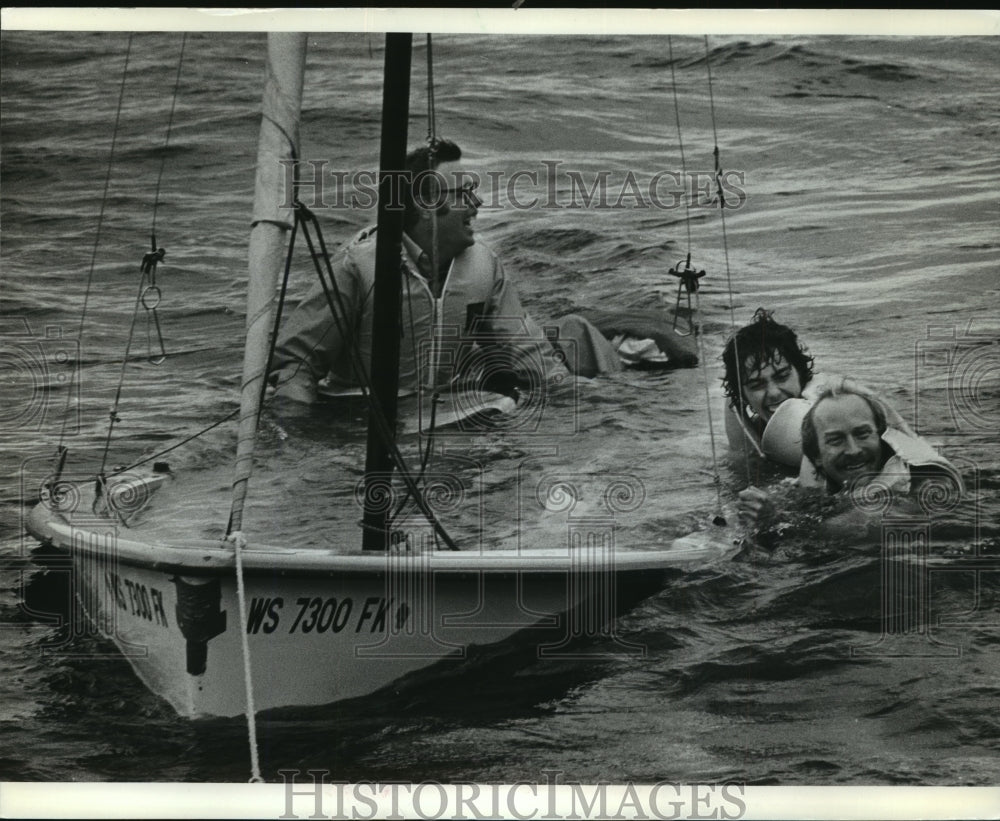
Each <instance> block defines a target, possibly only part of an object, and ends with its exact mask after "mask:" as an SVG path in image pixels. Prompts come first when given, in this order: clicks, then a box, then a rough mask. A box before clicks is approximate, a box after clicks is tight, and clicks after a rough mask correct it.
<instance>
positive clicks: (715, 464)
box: [667, 37, 726, 526]
mask: <svg viewBox="0 0 1000 821" xmlns="http://www.w3.org/2000/svg"><path fill="white" fill-rule="evenodd" d="M667 48H668V51H669V58H670V79H671V86H672V88H673V98H674V119H675V120H676V123H677V143H678V146H679V148H680V155H681V174H682V180H683V185H684V202H685V206H686V219H685V223H686V225H687V241H688V246H687V260H686V262H685V266H684V270H683V271H680V272H679V271H677V270H676V269H672V270H671V273H675V274H677V275H678V276H680V277H681V282H680V283H679V284H678V291H677V305H676V307H675V309H674V311H675V313H674V321H675V323H676V321H677V313H676V312H677V311H679V310H680V295H681V288H682V287H685V286H686V287H687V294H688V306H689V307H690V304H691V294H692V293H693V294H694V313H693V316H700V315H701V303H700V299H699V296H698V290H699V289H698V277H699V275H703V274H704V271H701V272H700V273H699V272H695V271H694V270H693V269H692V268H691V201H690V197H689V196H688V195H687V162H686V160H685V157H684V140H683V136H682V132H681V115H680V102H679V100H678V97H677V75H676V73H675V70H674V47H673V40H672V38H671V37H667ZM723 242H725V240H723ZM677 267H678V268H679V267H680V265H678V266H677ZM690 321H691V332H692V333H693V334H694V339H695V346H696V348H697V351H698V361H699V362H700V363H701V372H702V384H703V386H704V389H705V414H706V416H707V417H708V438H709V443H710V445H711V453H712V483H713V484H714V485H715V502H716V515H715V518H714V520H713V521H714V523H715V524H716V525H720V526H722V525H725V524H726V518H725V516H724V515H723V513H722V478H721V477H720V475H719V460H718V454H717V453H716V448H715V423H714V422H713V419H712V397H711V394H710V392H709V389H708V363H707V362H706V361H705V348H704V344H703V342H702V330H701V326H700V324H698V323H696V322H695V321H694V319H693V318H692V319H691V320H690Z"/></svg>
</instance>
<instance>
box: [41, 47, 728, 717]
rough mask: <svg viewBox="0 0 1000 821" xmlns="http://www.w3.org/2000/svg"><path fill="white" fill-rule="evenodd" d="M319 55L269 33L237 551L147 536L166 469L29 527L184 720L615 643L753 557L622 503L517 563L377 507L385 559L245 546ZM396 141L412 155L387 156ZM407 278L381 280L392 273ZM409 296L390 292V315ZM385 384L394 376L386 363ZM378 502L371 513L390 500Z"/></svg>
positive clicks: (372, 460) (393, 102)
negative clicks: (696, 582) (145, 522)
mask: <svg viewBox="0 0 1000 821" xmlns="http://www.w3.org/2000/svg"><path fill="white" fill-rule="evenodd" d="M409 37H410V36H409V35H388V38H387V47H386V74H387V78H386V98H385V102H384V111H389V110H392V109H394V108H395V109H400V108H401V109H402V111H401V118H402V120H401V121H402V123H403V124H404V126H403V128H402V139H401V140H400V134H399V133H398V130H397V133H395V134H394V133H392V132H393V129H392V128H391V127H389V128H388V129H387V127H386V123H385V122H383V132H384V133H383V151H382V168H383V171H384V170H385V169H386V168H387V167H389V168H391V167H393V166H392V165H391V163H392V162H394V160H393V159H392V153H393V151H396V152H397V153H398V150H399V146H400V145H402V147H403V150H404V151H405V142H406V132H405V123H406V121H407V112H406V99H407V97H408V83H409V79H408V78H409V60H410V39H409ZM305 50H306V38H305V35H298V34H271V35H269V39H268V62H267V71H266V85H265V91H264V101H263V118H262V125H261V138H260V148H259V154H258V161H257V184H256V191H255V206H254V218H253V228H252V231H251V236H250V251H249V258H250V261H249V269H250V271H249V279H250V284H249V288H248V304H247V340H246V354H245V363H244V375H243V380H242V394H241V412H240V433H239V441H238V452H237V457H236V479H235V481H234V495H233V505H232V511H231V515H230V521H229V526H228V536H227V538H226V539H219V540H198V539H190V538H186V539H184V540H170V539H165V538H161V537H155V538H144V537H143V532H142V526H141V516H140V515H138V514H140V513H141V511H142V510H143V509H144V508H146V507H148V506H154V505H156V504H157V490H158V489H159V488H160V487H161V486H162V485H163V484H164V483H165V482H168V481H172V478H171V477H170V474H169V473H167V472H166V469H165V468H163V467H162V466H160V467H159V468H154V470H153V472H152V473H151V474H150V475H148V476H137V475H135V474H128V475H126V474H120V475H118V476H111V477H109V478H107V479H105V480H102V481H101V482H99V483H94V482H93V481H90V482H86V483H68V482H65V481H62V480H60V479H59V478H58V476H57V477H56V479H55V480H54V481H52V482H51V483H50V484H49V485H48V486H47V487H46V490H45V493H44V494H43V499H42V501H41V502H40V503H39V504H38V505H37V506H35V507H34V508H33V509H32V510H31V511H30V513H29V515H28V517H27V521H26V523H25V524H26V528H27V529H28V531H29V532H30V533H31V534H32V535H33V536H35V537H36V538H37V539H39V540H40V541H41V542H43V543H44V544H45V545H47V546H49V548H50V549H51V551H53V552H54V553H55V554H57V555H60V556H63V557H65V559H66V560H67V561H68V562H70V564H71V567H72V575H73V589H74V591H75V593H76V596H77V599H78V601H79V604H80V606H81V607H82V609H83V611H84V612H85V613H86V615H87V617H88V618H89V619H90V620H91V622H92V623H93V624H94V625H95V626H96V627H97V628H98V629H99V630H100V631H101V632H102V633H103V634H104V635H106V636H107V637H109V638H110V639H111V640H113V641H114V643H115V644H116V645H117V647H118V649H119V651H120V652H121V653H122V655H123V656H124V657H125V658H126V659H127V660H128V661H129V663H130V664H131V665H132V667H133V668H134V669H135V671H136V673H137V675H138V676H139V678H140V679H141V680H142V681H143V682H144V683H145V684H146V685H147V686H148V687H149V689H150V690H152V691H153V692H154V693H156V694H158V695H159V696H161V697H162V698H164V699H165V700H166V701H167V702H169V703H170V705H171V706H172V707H173V708H174V709H175V710H176V711H177V712H178V713H179V714H180V715H182V716H189V717H202V716H236V715H240V714H243V713H250V714H253V713H255V712H258V711H266V710H272V709H275V708H285V707H293V708H294V707H309V706H315V705H324V704H329V703H333V702H336V701H340V700H343V699H348V698H353V697H358V696H363V695H366V694H369V693H373V692H376V691H378V690H379V689H381V688H383V687H386V686H388V685H390V684H392V683H393V682H396V681H398V680H399V679H401V678H403V677H405V676H407V675H408V674H411V673H414V672H416V671H418V670H422V669H424V668H429V667H432V666H433V665H437V664H447V663H448V662H449V661H450V660H454V659H461V658H464V657H465V655H466V654H467V652H468V650H469V648H471V647H475V646H482V645H492V644H496V643H498V642H504V641H507V640H511V641H519V642H520V641H523V642H532V643H534V644H535V646H536V648H537V652H538V655H539V656H540V657H545V656H546V655H553V656H558V655H559V653H560V652H561V650H562V649H564V648H566V647H569V646H572V645H573V644H574V642H578V641H580V640H581V639H583V640H586V639H587V638H588V637H595V636H600V637H605V638H606V637H607V636H608V635H612V636H613V634H609V633H607V632H606V628H607V625H608V624H609V623H611V622H613V620H614V618H615V616H616V615H618V614H620V613H621V612H623V611H625V610H627V609H628V608H630V607H631V606H632V605H633V604H634V603H635V602H636V601H637V600H639V599H641V598H643V597H645V596H648V595H650V594H651V593H653V592H655V591H656V590H657V589H659V588H661V587H662V585H663V583H664V580H665V579H666V578H667V577H668V576H669V575H670V574H676V573H677V572H678V571H683V570H684V569H686V568H692V567H700V566H704V565H705V564H707V563H710V562H713V561H717V560H719V559H720V558H723V557H725V556H727V555H729V554H730V553H731V552H732V551H733V550H734V547H733V542H732V539H731V538H727V535H726V534H724V533H721V532H719V534H718V535H716V536H714V537H713V538H707V539H700V538H694V539H692V538H685V539H678V540H676V541H675V542H674V543H672V544H670V545H668V546H666V547H662V546H660V547H650V546H643V545H622V544H619V543H618V539H619V538H620V536H619V534H618V533H617V532H616V523H615V517H614V515H613V501H614V500H613V499H611V498H610V496H609V499H607V500H606V501H608V502H609V504H611V510H609V511H608V515H600V514H598V515H594V513H593V511H591V513H590V514H589V515H587V516H580V517H577V518H576V519H573V518H572V517H571V518H570V519H568V520H567V526H566V529H565V535H564V537H563V538H561V539H559V540H555V541H553V542H551V543H549V544H545V545H539V546H527V547H526V546H524V544H523V542H522V541H521V540H516V541H515V542H514V543H512V544H511V545H510V546H509V549H490V550H483V549H481V548H480V547H478V546H474V547H473V548H472V549H457V550H438V549H436V547H437V545H438V544H439V540H438V539H437V538H436V528H437V527H438V525H437V524H436V523H435V522H434V521H433V519H432V516H427V517H426V518H425V519H424V520H423V521H420V522H415V523H411V524H412V527H410V528H409V530H408V533H407V538H406V539H405V540H402V541H401V540H396V539H393V538H391V534H390V530H389V528H387V527H385V510H384V508H383V509H382V510H381V511H380V510H379V509H378V508H377V505H374V504H370V505H369V506H368V507H366V510H365V527H364V534H365V541H366V544H365V545H364V547H365V548H368V549H362V545H361V538H356V539H355V540H354V542H356V543H343V544H337V545H335V546H334V547H330V548H326V549H321V548H315V547H310V548H296V547H294V546H288V545H284V544H273V545H268V544H259V543H256V542H255V540H254V537H253V534H251V533H245V532H244V531H243V511H244V507H245V504H246V489H247V486H248V483H249V480H250V476H251V468H252V465H253V452H254V451H253V446H254V440H255V437H256V430H257V425H258V421H259V417H260V414H261V402H262V400H263V397H264V389H263V388H264V384H265V382H266V372H267V352H268V347H269V337H270V334H271V333H272V328H273V320H274V310H275V303H276V292H277V277H278V274H279V272H280V270H281V268H282V261H283V255H284V252H285V245H286V242H287V235H288V233H289V231H290V229H291V223H290V220H289V217H288V214H287V209H285V210H283V209H282V208H281V207H280V204H281V200H282V191H281V185H282V184H283V181H284V176H283V173H284V169H283V166H282V165H281V161H282V160H291V159H294V158H295V156H296V153H297V152H296V146H297V144H298V136H297V135H298V126H299V109H300V105H301V96H302V78H303V74H304V65H305ZM404 73H405V74H404ZM401 100H402V102H401ZM397 116H400V112H399V111H397ZM386 132H388V133H386ZM393 138H394V139H395V140H396V142H397V145H396V146H395V148H393V147H392V146H391V145H388V146H387V142H386V141H387V140H390V141H391V140H392V139H393ZM387 157H388V158H389V159H387ZM387 163H388V165H387ZM395 167H397V168H398V167H401V166H400V165H396V166H395ZM381 219H382V214H381V212H380V229H379V237H380V242H382V241H383V239H384V241H385V242H386V243H387V246H386V248H387V250H386V251H385V252H384V258H385V259H387V260H389V261H390V263H391V261H392V260H394V259H395V260H398V258H399V234H398V231H399V230H401V226H400V227H399V228H398V230H397V232H396V237H395V246H393V239H392V236H391V234H392V230H391V227H390V226H388V223H386V224H385V225H383V224H382V223H381ZM380 256H381V255H380ZM393 267H396V268H398V266H393V265H392V264H388V265H383V266H380V267H379V271H378V276H379V277H380V278H383V279H384V271H385V270H386V269H388V270H391V269H392V268H393ZM380 281H381V280H380ZM386 287H388V288H390V289H391V287H392V284H391V282H390V283H388V285H387V286H386ZM393 298H394V297H393V295H392V293H391V290H390V291H389V292H388V297H387V300H386V304H388V305H390V306H391V305H392V304H393ZM388 321H389V322H390V323H391V322H392V321H393V319H392V317H391V316H390V318H389V320H388ZM390 327H391V325H390ZM389 336H392V334H389ZM389 370H390V371H391V370H392V369H391V368H390V369H389ZM372 372H373V373H385V368H384V363H381V362H380V363H378V364H377V365H374V364H373V367H372ZM390 376H391V374H390ZM395 392H396V387H395V385H394V383H393V382H392V381H391V379H390V381H389V382H388V383H386V385H383V387H382V388H381V389H379V390H378V391H376V392H375V396H374V397H373V399H374V402H375V403H377V404H376V405H375V410H376V413H375V414H373V415H380V416H381V419H382V422H383V423H384V424H382V425H381V427H382V429H383V432H384V430H385V429H386V428H388V429H392V427H393V411H392V408H391V405H392V404H394V401H395ZM383 447H384V444H383V443H380V440H379V436H378V431H376V432H375V434H373V436H372V438H371V439H370V441H369V461H368V464H367V465H366V478H368V479H369V480H370V481H372V482H376V481H377V480H378V479H379V477H382V478H384V475H385V473H386V471H387V470H388V471H390V472H391V470H392V463H391V460H390V459H388V458H387V457H386V455H385V451H384V450H382V451H381V455H379V453H380V448H383ZM371 490H372V492H370V493H366V494H365V496H366V499H368V500H369V502H371V500H373V499H376V497H377V496H378V493H377V488H372V489H371ZM425 512H426V511H425ZM380 517H381V519H380ZM133 520H134V522H135V523H134V525H133ZM380 522H381V525H380ZM126 525H128V526H127V527H126ZM455 546H456V547H458V548H461V547H462V545H460V544H459V545H455ZM373 548H374V549H373Z"/></svg>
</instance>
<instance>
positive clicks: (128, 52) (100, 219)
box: [53, 32, 134, 482]
mask: <svg viewBox="0 0 1000 821" xmlns="http://www.w3.org/2000/svg"><path fill="white" fill-rule="evenodd" d="M133 36H134V34H133V33H131V32H130V33H129V36H128V44H127V46H126V48H125V63H124V65H123V66H122V79H121V83H120V84H119V87H118V104H117V106H116V107H115V124H114V127H113V128H112V131H111V149H110V151H109V153H108V166H107V170H106V172H105V175H104V191H103V192H102V194H101V207H100V210H99V211H98V214H97V230H96V232H95V234H94V247H93V249H92V251H91V255H90V268H89V269H88V271H87V284H86V285H85V286H84V291H83V307H82V309H81V311H80V326H79V328H78V329H77V332H76V341H77V345H78V346H79V342H80V340H81V339H82V338H83V327H84V323H85V322H86V319H87V309H88V307H89V305H90V292H91V289H92V288H93V284H94V269H95V268H96V266H97V252H98V249H99V248H100V245H101V229H102V227H103V226H104V212H105V209H106V207H107V203H108V192H109V191H110V189H111V172H112V170H113V168H114V163H115V148H116V147H117V145H118V129H119V126H120V125H121V114H122V104H123V102H124V99H125V81H126V80H127V79H128V64H129V60H130V59H131V56H132V38H133ZM80 367H81V363H80V362H79V360H78V361H77V362H76V363H75V367H73V368H72V371H71V373H70V382H69V386H68V390H67V391H66V405H65V407H64V409H63V418H62V425H61V427H60V430H59V443H58V446H57V448H56V460H57V462H56V464H57V468H56V472H55V476H54V478H53V482H58V481H59V476H60V475H61V474H62V469H63V466H64V465H65V463H66V455H67V452H68V448H67V447H66V445H65V439H66V427H67V425H68V423H69V416H70V404H71V402H72V401H73V395H74V391H75V383H76V381H77V379H78V377H79V370H80Z"/></svg>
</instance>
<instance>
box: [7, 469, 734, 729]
mask: <svg viewBox="0 0 1000 821" xmlns="http://www.w3.org/2000/svg"><path fill="white" fill-rule="evenodd" d="M154 481H155V480H154ZM151 489H152V488H151ZM81 491H82V489H81ZM88 507H89V506H88V505H87V504H82V505H81V504H78V505H77V508H78V509H79V510H87V509H88ZM27 526H28V530H29V531H30V532H31V533H32V534H33V535H34V536H35V537H36V538H38V539H39V540H40V541H42V542H43V543H44V544H46V545H49V546H50V547H51V548H53V551H52V552H51V553H50V554H49V555H55V556H57V557H61V560H62V561H64V562H66V564H67V567H68V569H69V570H70V571H71V573H72V579H73V589H74V591H75V593H76V596H77V599H78V600H79V603H80V605H81V607H82V610H83V611H84V612H85V614H86V616H87V617H88V618H89V620H90V622H91V623H92V624H93V625H94V626H96V628H97V629H98V630H99V631H100V632H101V633H102V634H103V635H105V636H107V637H108V638H110V639H111V640H112V641H114V643H115V644H116V645H117V647H118V648H119V650H120V651H121V653H122V654H123V655H124V656H125V658H126V659H128V661H129V662H130V664H131V665H132V667H133V668H134V669H135V671H136V673H137V674H138V676H139V678H140V679H142V681H143V682H144V683H145V684H146V685H147V686H148V687H149V689H150V690H151V691H153V692H154V693H156V694H158V695H159V696H161V697H162V698H164V699H165V700H166V701H167V702H169V703H170V704H171V706H172V707H173V708H174V709H175V710H176V711H177V712H178V713H179V714H180V715H182V716H188V717H203V716H236V715H240V714H242V713H244V712H245V710H246V705H247V699H246V688H245V660H244V654H243V650H242V641H241V636H240V632H241V631H245V633H246V638H247V642H248V647H249V662H250V670H251V678H252V683H253V697H254V705H255V709H256V710H257V711H258V712H259V711H266V710H273V709H275V708H284V707H308V706H316V705H324V704H330V703H333V702H337V701H341V700H344V699H350V698H354V697H358V696H363V695H367V694H369V693H373V692H375V691H377V690H379V689H381V688H383V687H386V686H388V685H390V684H392V683H393V682H396V681H398V680H399V679H401V678H403V677H405V676H406V675H407V674H410V673H413V672H415V671H417V670H421V669H423V668H426V667H429V666H431V665H434V664H439V663H447V662H448V660H461V659H463V658H465V657H466V654H467V653H468V651H469V649H470V648H471V647H475V646H484V645H492V644H496V643H497V642H501V641H503V640H505V639H508V638H510V637H511V636H514V635H515V634H518V641H517V644H518V646H523V643H524V642H530V643H533V644H534V645H535V647H536V651H537V653H538V654H539V656H541V657H546V656H551V657H554V658H558V657H565V656H566V655H567V654H578V653H579V652H581V650H580V645H581V640H583V643H584V644H586V642H587V640H588V639H590V640H592V639H595V638H597V639H602V640H603V641H602V642H601V645H602V646H603V647H605V648H606V647H607V646H608V643H607V639H609V638H610V639H612V645H615V647H616V650H617V651H620V652H623V653H624V652H641V648H635V647H631V646H629V645H628V644H627V643H626V642H624V641H621V640H618V639H616V638H615V637H614V636H613V634H612V633H609V632H608V625H609V624H610V623H611V622H612V621H613V619H614V617H615V616H616V615H618V614H619V613H621V612H623V611H624V610H626V609H627V608H629V607H630V606H631V605H633V604H634V603H635V602H636V601H637V600H638V599H641V598H643V597H645V596H647V595H650V594H651V593H653V592H654V591H655V590H657V589H658V588H660V587H662V584H663V581H664V578H665V576H666V575H667V574H668V573H670V572H671V571H674V572H676V570H678V569H683V568H685V567H690V566H702V565H704V564H706V563H708V562H711V561H713V560H717V559H719V558H721V557H723V556H725V555H726V554H727V553H729V552H731V551H732V549H733V548H732V544H731V541H727V540H726V539H725V538H724V537H723V536H720V537H718V538H715V539H707V540H703V539H699V540H694V541H692V540H690V539H687V540H678V541H677V542H676V543H675V545H674V546H672V547H671V548H669V549H661V550H656V551H643V550H628V551H626V550H615V549H613V543H611V544H609V542H608V541H607V540H606V539H604V538H603V537H602V534H601V533H600V532H599V529H598V530H593V529H592V530H590V531H588V530H587V523H586V522H583V523H582V525H581V527H582V529H581V531H580V533H581V536H582V537H581V538H580V539H577V540H576V542H575V544H574V546H573V547H572V548H571V547H569V546H566V547H562V548H555V549H533V550H512V551H485V552H479V551H459V552H454V551H431V550H428V551H424V552H409V551H407V552H398V553H397V552H393V553H388V554H384V553H370V552H369V553H361V552H360V551H357V552H354V553H350V552H347V551H344V552H337V551H334V550H329V551H327V550H315V549H308V550H295V549H284V548H281V549H279V548H273V549H266V548H258V549H252V550H250V549H248V550H245V551H244V552H243V554H242V556H243V568H244V573H243V578H244V584H245V603H246V618H245V621H244V620H243V619H241V618H240V605H239V600H238V597H237V578H236V571H235V562H234V552H233V546H232V545H231V544H229V543H220V542H210V541H205V542H200V543H193V544H192V543H187V544H184V545H176V544H164V543H155V544H145V543H142V542H139V541H135V540H133V539H131V538H130V536H131V531H130V530H127V529H124V528H120V527H118V526H116V525H115V523H114V520H113V519H112V518H107V519H101V518H95V516H94V515H91V514H88V515H87V516H86V517H84V516H81V515H78V514H76V513H73V512H66V511H59V510H54V509H53V508H52V507H50V506H49V505H46V504H45V503H42V504H39V505H38V506H37V507H36V508H35V509H34V510H33V511H32V512H31V514H30V516H29V518H28V522H27ZM570 543H572V540H571V542H568V544H570ZM591 644H593V642H592V641H591ZM584 652H585V650H584Z"/></svg>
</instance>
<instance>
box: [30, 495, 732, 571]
mask: <svg viewBox="0 0 1000 821" xmlns="http://www.w3.org/2000/svg"><path fill="white" fill-rule="evenodd" d="M46 512H48V513H50V514H52V515H51V516H48V517H47V516H46V515H45V514H46ZM56 517H58V520H59V521H57V520H56ZM88 524H89V525H91V527H90V528H88V527H80V526H74V525H73V524H72V521H71V520H70V519H68V518H67V517H66V516H64V515H62V514H60V513H58V512H57V511H54V510H53V509H52V508H50V507H49V506H47V505H46V504H44V503H40V504H38V505H36V506H35V507H34V508H33V509H32V510H31V512H30V513H29V515H28V517H27V522H26V526H27V530H28V532H29V533H30V534H31V535H32V536H34V537H35V538H36V539H37V540H38V541H39V542H41V543H42V544H44V545H46V546H48V547H50V548H54V549H56V550H60V551H63V552H65V553H68V554H73V553H82V554H86V555H92V556H93V555H96V556H100V557H102V558H104V559H107V558H108V553H109V552H111V551H109V548H108V547H107V546H106V544H102V543H101V538H97V539H93V540H91V539H86V538H85V539H83V540H80V539H79V535H80V534H93V535H94V536H95V537H107V536H109V535H111V534H112V533H113V534H114V548H113V553H114V560H116V561H119V562H122V563H123V564H128V565H132V566H138V567H144V568H148V569H151V570H155V571H159V572H168V573H176V574H178V575H182V576H204V575H222V574H225V573H227V572H229V573H231V572H233V570H234V569H235V565H236V562H235V554H234V551H233V547H232V545H231V544H230V543H227V542H225V541H223V540H209V539H203V540H192V541H191V543H190V544H188V545H172V544H166V543H163V542H158V543H144V542H140V541H136V540H134V539H129V538H123V537H122V536H121V534H119V533H118V532H117V528H116V527H115V526H114V525H113V523H112V522H111V521H110V520H109V522H108V527H109V529H108V530H98V529H95V528H93V526H92V525H93V520H90V521H88ZM74 536H76V537H77V538H76V539H74ZM726 553H727V551H726V550H724V549H723V548H722V547H721V546H714V545H713V546H712V547H711V548H710V547H704V548H702V549H692V548H681V549H672V548H669V547H668V548H662V547H661V548H651V549H646V548H619V549H615V551H614V554H613V562H612V563H611V564H610V568H609V567H606V566H605V565H604V563H602V562H599V563H598V565H597V566H596V567H592V568H587V567H586V566H585V564H584V561H581V558H580V553H576V554H573V553H570V552H569V551H568V549H567V548H566V547H559V548H529V549H524V550H516V551H515V550H495V551H489V550H486V551H484V550H463V551H450V550H447V551H446V550H438V551H433V552H430V553H417V552H412V553H410V552H404V553H399V552H396V553H383V552H377V553H375V552H372V553H370V554H369V553H362V552H361V551H360V550H355V551H353V552H332V551H331V550H329V549H322V548H315V549H314V548H283V547H276V546H273V545H265V546H259V547H253V548H247V549H245V550H244V552H243V557H242V563H243V571H244V573H246V574H247V575H250V576H259V575H265V574H268V575H273V576H278V577H288V576H351V577H360V576H368V577H382V576H385V575H386V573H387V572H392V573H397V572H407V573H421V572H426V573H433V574H434V575H439V574H447V575H472V574H476V573H482V572H487V573H489V574H490V575H509V574H530V575H551V574H563V575H565V574H567V573H584V572H588V571H593V572H600V571H603V570H609V571H610V572H613V573H615V575H620V574H625V573H641V572H644V571H649V572H658V571H668V570H676V569H680V568H682V567H684V566H685V565H688V564H691V563H696V564H699V565H700V564H707V563H709V562H711V561H713V560H718V559H721V558H724V557H725V555H726ZM408 558H413V559H418V561H415V562H413V563H412V564H405V562H406V559H408Z"/></svg>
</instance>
